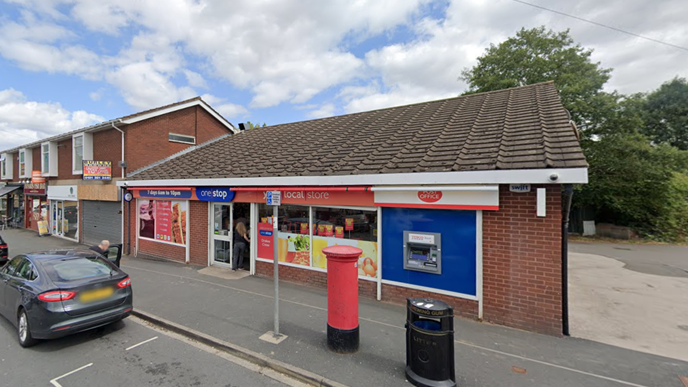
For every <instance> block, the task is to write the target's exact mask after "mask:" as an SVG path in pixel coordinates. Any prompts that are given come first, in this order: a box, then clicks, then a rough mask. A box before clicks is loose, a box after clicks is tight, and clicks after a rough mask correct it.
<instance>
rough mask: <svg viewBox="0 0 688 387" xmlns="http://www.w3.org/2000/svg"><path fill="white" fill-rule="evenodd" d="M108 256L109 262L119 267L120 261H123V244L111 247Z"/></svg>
mask: <svg viewBox="0 0 688 387" xmlns="http://www.w3.org/2000/svg"><path fill="white" fill-rule="evenodd" d="M106 254H107V256H106V258H107V259H108V261H110V262H112V263H114V264H115V266H117V267H119V261H120V260H121V259H122V244H121V243H118V244H116V245H110V247H109V248H108V250H107V252H106Z"/></svg>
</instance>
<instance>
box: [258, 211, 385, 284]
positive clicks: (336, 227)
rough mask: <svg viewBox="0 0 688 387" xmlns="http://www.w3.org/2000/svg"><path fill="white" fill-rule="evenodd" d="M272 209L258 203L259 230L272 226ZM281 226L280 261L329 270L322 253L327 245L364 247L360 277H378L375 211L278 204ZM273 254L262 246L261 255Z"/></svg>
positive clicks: (360, 259)
mask: <svg viewBox="0 0 688 387" xmlns="http://www.w3.org/2000/svg"><path fill="white" fill-rule="evenodd" d="M272 211H273V210H272V208H271V207H268V206H267V205H265V204H260V205H259V206H258V215H259V216H260V219H259V220H260V222H259V224H258V227H259V231H260V230H261V228H267V229H269V228H271V226H272V224H271V223H272V218H271V217H272ZM278 229H279V232H278V234H277V235H278V245H277V250H278V256H279V261H280V262H284V263H287V264H292V265H302V266H310V267H314V268H318V269H327V258H326V257H325V254H324V253H323V252H322V250H323V249H324V248H326V247H328V246H335V245H345V246H354V247H358V248H360V249H361V250H363V254H361V257H360V258H359V271H358V274H359V275H360V276H361V277H377V211H376V210H358V209H350V208H325V207H310V208H309V207H307V206H297V205H283V206H280V207H279V224H278ZM259 243H260V241H259ZM311 251H312V256H311ZM271 255H272V253H270V252H264V256H263V255H261V250H260V248H259V251H258V257H259V258H267V257H269V256H271Z"/></svg>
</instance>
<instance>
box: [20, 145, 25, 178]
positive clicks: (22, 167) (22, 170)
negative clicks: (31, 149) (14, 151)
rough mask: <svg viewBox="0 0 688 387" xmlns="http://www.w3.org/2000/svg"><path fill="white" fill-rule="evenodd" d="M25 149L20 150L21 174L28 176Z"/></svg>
mask: <svg viewBox="0 0 688 387" xmlns="http://www.w3.org/2000/svg"><path fill="white" fill-rule="evenodd" d="M24 158H25V155H24V150H23V149H22V150H20V151H19V176H21V177H24V176H26V162H24Z"/></svg>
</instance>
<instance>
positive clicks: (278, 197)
mask: <svg viewBox="0 0 688 387" xmlns="http://www.w3.org/2000/svg"><path fill="white" fill-rule="evenodd" d="M265 197H266V199H267V205H268V206H279V205H280V204H282V193H281V192H280V191H268V192H267V193H266V195H265Z"/></svg>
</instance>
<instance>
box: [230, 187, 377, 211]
mask: <svg viewBox="0 0 688 387" xmlns="http://www.w3.org/2000/svg"><path fill="white" fill-rule="evenodd" d="M280 191H282V204H301V205H306V206H313V205H333V206H365V207H372V206H375V195H374V193H373V192H372V191H325V190H323V191H306V190H304V191H299V190H296V191H288V190H287V189H286V188H285V189H280ZM266 193H267V191H237V193H236V196H235V197H234V202H238V203H265V200H266Z"/></svg>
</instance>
